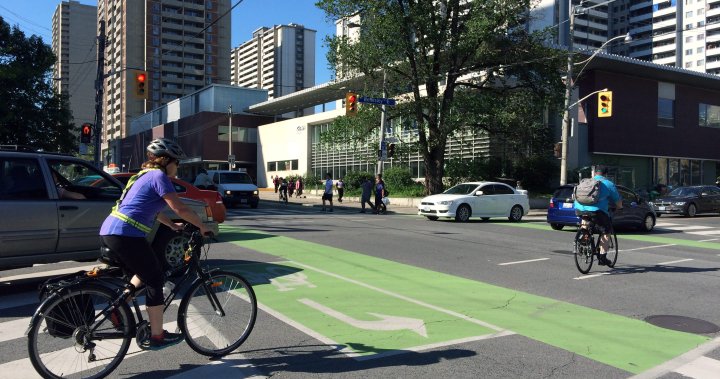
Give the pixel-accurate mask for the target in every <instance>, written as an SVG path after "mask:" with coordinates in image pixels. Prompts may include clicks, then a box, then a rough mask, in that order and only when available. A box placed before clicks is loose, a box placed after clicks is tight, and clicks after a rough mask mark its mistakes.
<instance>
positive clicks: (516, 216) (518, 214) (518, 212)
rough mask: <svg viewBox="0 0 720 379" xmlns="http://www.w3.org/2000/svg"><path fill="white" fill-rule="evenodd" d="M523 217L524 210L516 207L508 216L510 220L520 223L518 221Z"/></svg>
mask: <svg viewBox="0 0 720 379" xmlns="http://www.w3.org/2000/svg"><path fill="white" fill-rule="evenodd" d="M522 217H523V209H522V207H521V206H519V205H516V206H514V207H512V209H511V210H510V216H508V220H510V221H512V222H518V221H520V220H522Z"/></svg>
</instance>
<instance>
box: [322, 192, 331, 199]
mask: <svg viewBox="0 0 720 379" xmlns="http://www.w3.org/2000/svg"><path fill="white" fill-rule="evenodd" d="M332 196H333V195H332V194H331V193H324V194H323V195H322V199H323V200H328V201H332Z"/></svg>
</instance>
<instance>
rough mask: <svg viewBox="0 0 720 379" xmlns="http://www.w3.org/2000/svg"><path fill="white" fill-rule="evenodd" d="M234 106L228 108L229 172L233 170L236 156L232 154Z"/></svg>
mask: <svg viewBox="0 0 720 379" xmlns="http://www.w3.org/2000/svg"><path fill="white" fill-rule="evenodd" d="M232 114H233V113H232V105H230V106H229V107H228V170H231V171H232V169H233V167H232V166H233V163H235V156H234V155H233V153H232Z"/></svg>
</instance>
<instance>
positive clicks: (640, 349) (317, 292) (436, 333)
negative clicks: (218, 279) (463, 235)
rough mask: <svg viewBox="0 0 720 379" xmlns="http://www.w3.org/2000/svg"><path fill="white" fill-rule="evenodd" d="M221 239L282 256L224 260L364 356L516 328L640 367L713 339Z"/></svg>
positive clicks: (379, 266)
mask: <svg viewBox="0 0 720 379" xmlns="http://www.w3.org/2000/svg"><path fill="white" fill-rule="evenodd" d="M518 225H531V226H528V227H534V226H532V224H518ZM220 238H221V239H222V240H223V241H226V242H229V243H233V244H236V245H238V246H242V247H244V248H248V249H251V250H255V251H258V252H261V253H264V254H268V255H272V256H276V257H278V258H279V259H280V261H279V262H273V263H257V264H246V265H235V266H225V268H226V269H230V270H233V271H237V272H239V273H241V274H242V275H244V276H246V277H248V278H249V279H250V280H251V282H252V283H253V287H254V289H255V291H256V293H257V296H258V302H259V303H261V304H262V305H263V307H264V308H265V309H266V310H270V311H271V313H272V314H273V315H275V316H276V317H279V318H281V319H282V320H283V321H285V322H288V323H290V324H291V325H293V326H295V327H298V328H299V329H301V330H303V331H304V332H306V333H308V334H310V335H311V336H313V337H315V338H318V339H319V340H320V341H323V342H324V343H329V344H336V345H338V348H339V349H341V351H343V352H345V353H346V354H348V355H350V356H355V357H358V358H360V359H364V358H372V357H375V356H378V355H382V354H386V353H396V352H398V351H403V350H423V349H427V348H434V347H439V346H445V345H450V344H457V343H461V342H467V341H474V340H481V339H485V338H497V337H502V336H506V335H511V334H518V335H521V336H524V337H527V338H530V339H533V340H536V341H539V342H542V343H545V344H548V345H551V346H554V347H557V348H560V349H564V350H567V351H571V352H573V353H576V354H578V355H581V356H584V357H587V358H589V359H592V360H595V361H598V362H601V363H604V364H607V365H609V366H613V367H616V368H619V369H622V370H625V371H628V372H630V373H633V374H638V373H641V372H643V371H646V370H648V369H650V368H653V367H655V366H658V365H660V364H662V363H664V362H666V361H668V360H671V359H673V358H676V357H677V356H679V355H681V354H684V353H686V352H688V351H690V350H693V349H695V348H696V347H698V346H700V345H702V344H703V343H705V342H708V341H709V340H710V339H709V338H708V337H705V336H701V335H695V334H690V333H683V332H678V331H673V330H668V329H663V328H659V327H656V326H653V325H651V324H648V323H646V322H644V321H642V320H636V319H632V318H628V317H624V316H620V315H615V314H611V313H607V312H603V311H600V310H596V309H591V308H588V307H583V306H579V305H575V304H571V303H567V302H563V301H558V300H555V299H551V298H547V297H542V296H536V295H532V294H529V293H525V292H521V291H517V290H513V289H509V288H503V287H499V286H495V285H491V284H487V283H483V282H480V281H476V280H470V279H466V278H460V277H455V276H452V275H448V274H444V273H439V272H435V271H431V270H427V269H423V268H419V267H414V266H410V265H406V264H401V263H397V262H394V261H390V260H385V259H381V258H377V257H372V256H367V255H363V254H359V253H355V252H352V251H348V250H343V249H338V248H334V247H330V246H325V245H321V244H317V243H312V242H308V241H303V240H299V239H293V238H289V237H284V236H277V235H272V234H267V233H263V232H259V231H255V230H250V229H243V228H240V227H229V226H223V231H222V233H221V234H220ZM607 325H613V328H612V331H608V329H607V327H606V326H607Z"/></svg>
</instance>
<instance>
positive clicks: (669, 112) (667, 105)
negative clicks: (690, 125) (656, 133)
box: [658, 98, 675, 128]
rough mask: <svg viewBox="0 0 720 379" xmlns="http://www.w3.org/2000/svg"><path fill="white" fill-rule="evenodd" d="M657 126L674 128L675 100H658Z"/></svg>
mask: <svg viewBox="0 0 720 379" xmlns="http://www.w3.org/2000/svg"><path fill="white" fill-rule="evenodd" d="M658 126H664V127H669V128H672V127H674V126H675V100H672V99H665V98H658Z"/></svg>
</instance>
